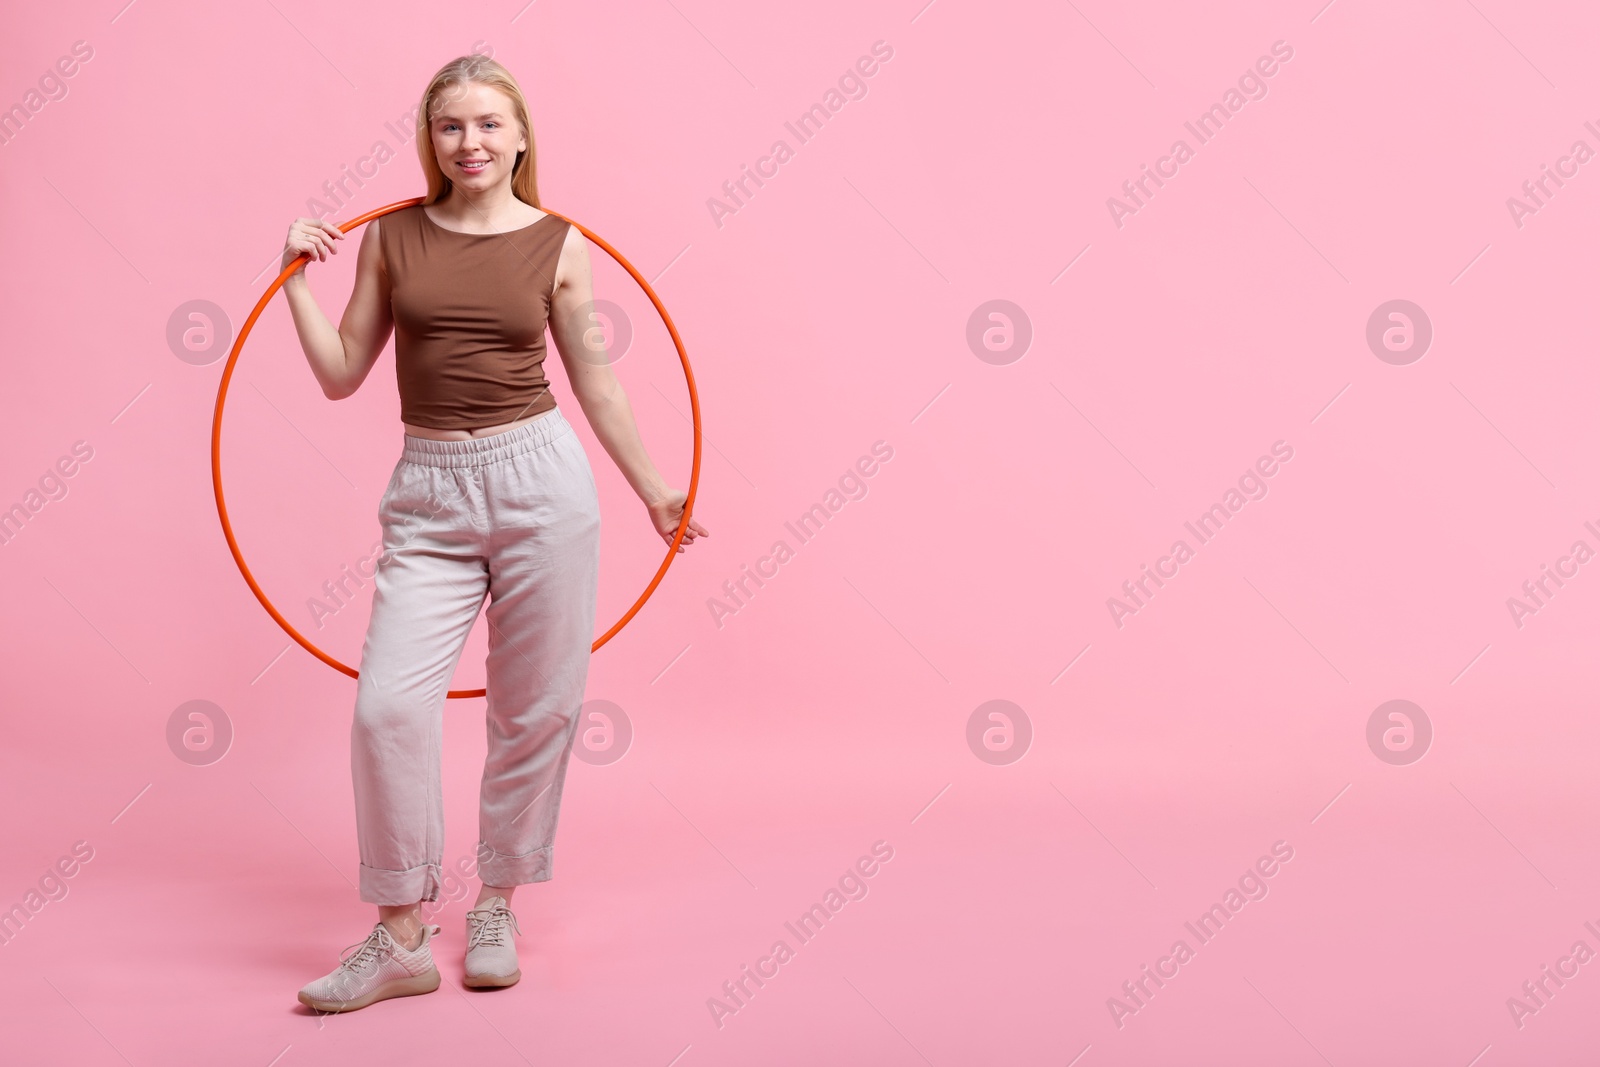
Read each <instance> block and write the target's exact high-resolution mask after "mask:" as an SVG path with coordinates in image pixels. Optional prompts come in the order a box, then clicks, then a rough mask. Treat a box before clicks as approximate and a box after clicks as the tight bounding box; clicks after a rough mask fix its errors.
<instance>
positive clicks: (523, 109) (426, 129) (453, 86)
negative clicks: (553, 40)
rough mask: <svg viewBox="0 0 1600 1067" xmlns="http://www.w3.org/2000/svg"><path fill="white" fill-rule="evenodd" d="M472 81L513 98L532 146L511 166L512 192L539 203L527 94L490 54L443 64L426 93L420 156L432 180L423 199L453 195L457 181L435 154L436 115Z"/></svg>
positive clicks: (514, 110)
mask: <svg viewBox="0 0 1600 1067" xmlns="http://www.w3.org/2000/svg"><path fill="white" fill-rule="evenodd" d="M469 83H476V84H478V85H487V86H490V87H492V88H495V89H499V90H500V91H501V92H503V93H505V94H506V96H508V97H510V98H511V110H512V113H513V114H514V115H515V116H516V120H517V125H518V126H520V127H521V128H522V136H523V137H525V138H527V140H528V147H527V148H526V149H524V150H523V151H521V152H519V153H517V162H516V163H515V165H514V166H513V167H512V168H511V195H512V196H515V197H516V198H517V199H518V200H521V201H522V202H523V203H525V204H531V205H532V206H534V207H538V206H539V185H538V180H537V178H536V168H535V162H536V156H535V154H534V150H533V124H532V123H531V122H530V121H529V120H528V101H527V100H526V99H524V98H523V95H522V89H521V88H520V87H519V86H518V85H517V80H516V79H515V78H513V77H512V76H511V72H510V71H509V70H507V69H506V68H505V67H503V66H501V65H500V64H499V63H497V62H495V61H494V60H493V59H490V58H489V57H488V56H480V55H471V56H457V57H456V58H455V59H452V60H451V61H450V62H448V63H446V64H445V65H444V66H442V67H440V68H439V72H438V73H437V74H435V75H434V76H433V79H432V80H431V81H429V82H428V88H427V90H426V91H425V92H424V93H423V94H422V106H421V107H420V108H419V109H418V110H417V157H418V158H419V159H420V160H421V161H422V174H423V177H425V178H426V179H427V181H428V195H427V196H426V197H424V198H423V201H422V202H423V203H424V204H435V203H438V202H439V201H440V200H442V199H443V198H444V197H445V196H447V195H449V193H450V190H451V188H452V187H453V184H454V183H452V182H451V181H450V179H449V178H446V177H445V176H444V171H443V170H441V169H440V168H439V160H438V158H437V157H435V156H434V154H433V130H432V127H433V119H434V117H435V116H436V115H438V113H439V112H440V111H441V110H443V109H444V107H445V105H446V104H448V103H450V102H451V100H452V99H453V98H456V97H459V95H460V91H459V90H460V89H461V87H464V86H465V85H467V84H469Z"/></svg>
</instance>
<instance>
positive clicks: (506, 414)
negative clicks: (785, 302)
mask: <svg viewBox="0 0 1600 1067" xmlns="http://www.w3.org/2000/svg"><path fill="white" fill-rule="evenodd" d="M417 124H418V135H417V154H418V155H419V156H420V157H421V160H422V169H423V172H424V174H425V175H426V176H427V181H428V195H427V198H426V201H425V202H424V203H423V204H419V205H416V206H413V207H409V208H405V209H403V210H401V211H397V212H394V213H392V214H389V215H385V216H383V217H382V218H381V219H375V220H373V221H372V222H371V223H369V224H368V225H367V227H366V232H365V233H364V234H363V236H362V240H361V246H360V250H359V251H358V252H357V260H356V279H355V286H354V291H353V292H352V294H351V297H350V303H349V305H348V306H347V307H346V308H345V313H344V318H343V319H342V320H341V322H340V324H339V328H338V329H335V328H334V327H333V324H332V323H331V322H329V321H328V319H327V317H326V316H325V315H324V314H323V313H322V311H321V309H320V308H319V307H318V306H317V303H316V300H315V299H314V298H313V297H312V295H311V291H310V288H309V285H308V283H307V281H306V277H305V272H304V270H303V269H302V270H300V271H296V272H295V273H294V274H293V275H291V276H290V277H289V280H288V281H287V282H285V283H284V286H283V292H284V295H285V297H286V298H287V299H288V302H289V308H290V312H291V313H292V315H293V317H294V323H295V329H296V331H297V332H298V334H299V337H300V344H301V347H303V348H304V349H305V353H306V358H307V360H308V361H309V362H310V364H311V372H312V373H313V374H314V375H315V376H316V378H317V381H318V383H320V384H321V386H322V391H323V392H324V393H325V394H326V395H327V396H328V398H329V399H331V400H339V399H342V398H344V397H347V396H349V395H350V394H352V393H354V392H355V391H356V390H357V389H358V388H360V386H361V383H362V382H363V381H364V380H365V379H366V377H367V373H368V372H369V371H370V370H371V369H372V367H373V364H374V363H375V362H376V361H377V358H378V355H379V353H380V352H382V350H383V348H384V345H385V344H386V342H387V341H388V339H389V334H390V332H391V331H393V333H394V336H395V370H396V376H397V381H398V383H399V391H400V409H401V410H400V417H401V421H402V422H403V423H404V426H405V438H404V447H403V449H402V452H401V456H400V459H399V462H398V463H397V464H396V465H395V469H394V474H393V476H392V477H391V478H390V480H389V485H388V488H387V489H386V490H385V491H384V495H383V499H382V502H381V503H380V504H379V506H378V517H379V521H380V523H381V524H382V528H383V544H384V553H383V556H382V557H381V559H380V565H379V567H378V571H377V574H376V576H375V590H374V592H373V599H372V615H371V618H370V620H369V622H368V625H367V635H366V642H365V644H364V645H363V647H362V651H361V671H360V673H361V677H360V679H359V681H358V683H357V689H356V703H355V715H354V719H353V721H352V723H351V728H350V765H351V772H352V777H353V780H354V786H355V811H356V833H357V838H358V844H359V849H360V856H361V866H360V879H361V880H360V895H361V899H362V900H364V901H368V902H370V903H373V904H376V905H377V906H378V921H377V923H375V924H374V926H373V928H372V933H371V934H370V935H368V937H367V938H366V940H365V941H363V942H359V943H358V944H357V945H352V946H350V948H349V949H347V950H346V951H345V953H344V954H343V955H342V956H341V959H340V963H339V966H338V967H336V968H335V969H334V970H333V971H332V972H331V973H329V974H327V975H325V976H324V977H322V978H319V979H317V980H315V981H313V982H311V983H309V984H307V985H306V986H305V987H304V988H303V989H301V990H300V994H299V999H300V1002H301V1003H302V1004H305V1005H306V1006H308V1007H310V1008H313V1009H315V1010H317V1011H349V1010H352V1009H356V1008H362V1007H366V1006H367V1005H368V1004H371V1003H373V1002H375V1001H379V1000H383V999H386V998H388V997H396V996H407V995H411V994H415V993H427V992H431V991H432V990H434V989H437V988H438V986H439V972H438V969H437V968H436V967H435V966H434V962H433V956H432V952H431V948H430V941H431V938H432V937H433V935H435V934H437V933H439V927H437V926H434V925H430V924H425V923H423V922H422V921H421V904H422V902H423V901H433V900H437V899H438V895H439V887H440V881H441V878H442V875H443V870H442V864H443V858H444V857H443V848H444V803H443V799H442V797H441V795H440V784H439V783H440V738H441V735H442V724H443V709H444V703H445V695H446V692H447V689H448V686H449V683H450V679H451V676H452V674H453V673H454V670H455V666H456V662H457V660H458V659H459V658H460V655H461V650H462V647H463V645H464V643H465V641H466V639H467V636H468V634H469V633H470V632H471V629H472V625H473V622H474V620H476V618H477V616H478V612H479V609H480V608H481V607H482V606H483V601H484V597H485V595H487V596H488V598H489V608H488V620H489V655H488V660H487V675H488V678H487V682H486V684H485V689H486V691H487V704H488V758H487V760H486V761H485V765H484V772H483V784H482V789H481V793H480V797H479V804H480V807H479V841H478V847H477V852H478V866H477V870H478V876H479V878H480V879H481V880H482V883H483V885H482V888H481V889H480V890H479V893H478V899H477V902H476V904H475V905H474V907H473V908H472V909H471V910H470V911H469V912H468V913H467V922H466V928H467V929H466V933H467V939H466V979H465V982H466V984H467V985H468V986H473V987H497V986H507V985H511V984H513V983H515V982H516V981H517V980H518V979H519V978H520V977H521V971H520V969H519V968H518V965H517V956H516V947H515V945H514V943H513V942H512V939H511V929H513V928H515V926H516V919H515V916H514V915H513V914H512V913H511V910H510V907H509V905H510V902H511V897H512V893H513V892H514V890H515V887H516V886H518V885H521V884H523V883H526V882H541V881H544V880H546V879H548V878H549V877H550V864H551V843H552V839H553V838H554V835H555V829H556V819H557V815H558V813H559V809H560V803H561V790H562V783H563V782H564V780H565V778H566V768H567V760H568V756H569V755H570V753H571V750H572V743H573V734H574V730H575V726H576V723H577V716H578V708H579V705H580V704H581V703H582V702H583V692H584V684H585V682H586V680H587V676H588V668H589V650H590V646H591V644H592V643H593V640H594V619H595V591H596V585H597V578H598V570H599V545H600V542H599V535H600V512H599V502H598V499H597V496H596V492H595V483H594V475H593V472H592V470H591V469H590V466H589V462H588V458H587V455H586V453H585V452H584V449H583V446H582V444H581V443H580V442H579V440H578V437H577V434H576V433H575V432H574V430H573V428H572V425H571V424H570V423H569V422H568V421H567V420H566V418H565V417H564V416H563V414H562V412H561V410H560V408H559V407H558V406H557V405H556V402H555V398H554V397H553V396H552V395H551V393H550V390H549V383H548V381H547V380H546V379H545V377H544V374H543V371H542V364H543V361H544V357H545V354H546V352H545V340H544V334H545V328H546V326H547V325H548V327H549V329H550V332H551V333H552V335H553V336H554V337H555V341H556V347H557V349H558V350H559V351H560V354H561V359H562V363H563V365H564V366H565V368H566V371H567V376H568V379H569V380H570V382H571V386H572V392H573V395H574V396H575V397H576V399H577V402H578V406H579V407H581V408H582V409H583V413H584V415H585V417H587V419H588V420H589V425H590V426H591V427H593V429H594V433H595V436H596V437H597V438H598V439H599V440H600V443H601V444H602V445H603V446H604V447H605V450H606V452H607V453H608V454H610V456H611V458H612V459H613V460H614V461H615V462H616V464H617V466H618V467H619V468H620V469H621V471H622V474H623V476H624V477H626V478H627V480H628V483H629V484H630V485H631V486H632V487H633V489H634V491H635V492H636V493H638V494H639V497H640V499H641V500H642V501H643V502H644V505H645V510H646V511H647V512H648V514H649V516H650V521H651V523H652V524H653V525H654V526H655V529H656V532H657V533H658V534H660V536H661V537H662V539H663V540H665V541H666V542H667V543H669V544H670V543H671V541H672V537H673V535H674V534H675V533H676V532H677V528H678V523H679V522H680V521H681V520H682V517H683V507H684V503H685V500H686V499H687V494H686V493H684V492H681V491H679V490H676V489H673V488H671V487H669V486H668V485H667V484H666V482H665V481H664V480H663V479H662V477H661V474H660V473H659V472H658V471H657V470H656V467H655V465H654V464H653V463H652V462H651V461H650V457H649V456H648V455H647V454H646V453H645V449H644V445H643V444H642V443H641V441H640V439H639V431H638V428H637V426H636V425H635V423H634V419H633V411H632V408H631V407H630V406H629V403H628V397H627V395H626V394H625V393H624V392H623V390H622V387H621V385H620V384H619V383H618V381H617V379H616V376H615V375H614V374H613V372H612V369H611V366H610V363H609V360H608V359H607V358H606V355H605V353H604V351H603V350H599V351H597V350H596V349H595V348H594V347H593V345H592V343H591V342H590V338H591V337H592V336H593V332H592V326H593V320H592V318H591V315H590V311H591V309H592V306H593V304H592V301H593V292H592V282H591V277H590V271H589V253H588V247H587V243H586V242H585V241H584V239H583V236H582V234H580V233H579V232H578V230H577V229H576V228H574V227H573V226H571V225H570V224H569V223H567V222H566V221H565V220H563V219H560V218H558V217H556V216H554V215H550V214H548V213H546V212H543V211H541V210H540V209H539V195H538V192H537V189H536V185H535V167H534V163H535V154H534V147H533V130H532V127H531V125H530V123H529V118H528V106H527V103H526V101H525V100H524V99H523V96H522V91H521V90H520V89H519V88H518V86H517V83H516V81H515V80H514V79H513V78H512V77H511V74H510V73H509V72H508V71H507V70H506V69H505V68H504V67H502V66H501V65H500V64H499V63H496V62H495V61H494V60H492V59H488V58H486V57H483V56H462V57H460V58H458V59H455V60H452V61H451V62H450V63H447V64H446V65H445V66H444V67H443V68H441V69H440V70H439V72H438V73H437V74H435V75H434V76H433V80H432V81H431V82H429V84H428V87H427V91H426V92H424V93H423V97H422V106H421V110H420V111H419V112H418V120H417ZM343 237H344V235H343V234H342V233H341V232H340V231H339V230H338V228H337V227H335V226H333V225H332V224H330V223H326V222H321V221H319V220H316V219H297V220H295V222H294V224H293V225H292V226H291V227H290V228H289V236H288V239H287V241H286V242H285V244H284V251H283V262H284V265H285V266H287V265H288V264H289V263H290V262H291V261H292V260H294V259H295V258H296V257H298V256H299V255H301V254H302V253H309V254H310V256H311V257H313V258H315V259H316V260H317V261H318V262H324V261H326V260H327V258H328V256H329V255H331V254H335V253H337V252H338V251H339V247H338V245H339V242H340V241H341V240H342V239H343ZM697 536H708V533H707V531H706V529H705V528H704V527H703V526H701V525H700V524H699V523H698V522H696V521H695V520H693V519H690V520H689V526H688V529H687V530H686V531H685V532H684V536H683V541H682V542H681V543H680V545H679V548H678V551H680V552H682V551H683V549H684V547H685V546H687V545H689V544H692V543H693V542H694V539H695V538H696V537H697ZM352 950H354V951H353V954H352Z"/></svg>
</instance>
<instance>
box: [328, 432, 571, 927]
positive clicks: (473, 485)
mask: <svg viewBox="0 0 1600 1067" xmlns="http://www.w3.org/2000/svg"><path fill="white" fill-rule="evenodd" d="M378 519H379V522H380V523H381V524H382V529H383V546H384V552H383V555H382V557H381V558H380V561H379V565H378V570H377V573H376V575H375V585H376V588H375V590H374V593H373V598H372V615H371V618H370V620H369V622H368V624H367V635H366V641H365V644H364V645H363V647H362V650H361V667H360V678H359V679H358V681H357V688H356V703H355V713H354V717H353V720H352V722H351V726H350V770H351V777H352V780H353V783H354V787H355V801H356V804H355V809H356V834H357V838H358V842H359V846H360V855H361V868H360V870H361V880H360V893H361V899H362V900H364V901H369V902H371V903H374V904H394V905H406V904H413V903H416V902H418V901H431V900H437V899H438V896H439V889H440V884H441V881H442V879H443V873H444V872H443V866H444V799H443V796H442V793H441V789H440V774H441V753H440V742H441V738H442V734H443V718H444V706H445V702H446V696H445V694H446V692H447V691H448V688H449V684H450V679H451V676H452V674H453V673H454V671H455V667H456V663H457V661H458V660H459V659H460V657H461V651H462V648H463V647H464V646H465V644H466V640H467V637H468V635H469V634H470V633H471V631H472V626H473V623H474V622H475V621H476V619H477V617H478V613H479V611H480V610H481V609H482V607H483V602H484V598H485V596H486V595H487V596H488V598H489V608H488V621H489V654H488V659H487V662H486V667H487V679H486V682H485V685H484V688H485V690H486V691H487V705H488V708H487V712H488V714H487V718H488V723H487V729H488V755H487V758H486V760H485V762H484V768H483V784H482V788H481V790H480V793H479V815H478V835H479V840H478V846H477V851H478V856H477V859H478V864H477V867H478V875H479V877H480V878H481V879H482V880H483V882H484V883H485V884H487V885H494V886H514V885H521V884H523V883H526V882H542V881H545V880H546V879H548V878H549V877H550V866H551V848H552V843H553V840H554V837H555V830H556V819H557V816H558V814H559V812H560V807H561V789H562V784H563V782H564V781H565V779H566V771H567V762H568V759H569V757H570V755H571V751H572V741H573V735H574V732H575V727H576V724H577V720H578V709H579V706H580V705H581V704H582V703H583V693H584V685H585V683H586V682H587V680H588V671H589V653H590V648H591V646H592V645H593V642H594V619H595V595H596V591H597V587H598V578H599V564H600V506H599V498H598V495H597V493H596V491H595V481H594V473H593V471H592V470H591V469H590V466H589V459H588V456H587V454H586V453H585V452H584V448H583V444H582V442H580V441H579V439H578V435H577V434H576V433H575V432H574V431H573V428H572V425H571V424H570V423H569V422H568V421H567V420H566V417H565V416H564V415H563V414H562V413H561V411H560V409H559V408H557V409H553V410H551V411H549V412H547V413H546V414H545V415H543V416H541V417H539V418H537V419H535V420H534V421H532V422H530V423H527V424H525V425H523V426H519V427H517V428H516V429H514V430H508V431H505V432H503V433H498V434H494V435H492V436H489V437H479V438H472V439H469V440H461V441H438V440H433V439H431V438H424V437H415V436H412V435H410V434H406V435H405V443H404V449H403V451H402V453H401V457H400V460H399V462H398V463H397V464H396V465H395V469H394V474H393V476H392V477H391V478H390V480H389V485H388V488H387V489H386V490H385V491H384V495H383V499H382V502H381V503H380V504H379V505H378Z"/></svg>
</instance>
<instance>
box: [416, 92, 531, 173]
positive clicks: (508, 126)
mask: <svg viewBox="0 0 1600 1067" xmlns="http://www.w3.org/2000/svg"><path fill="white" fill-rule="evenodd" d="M438 100H439V104H440V105H441V106H440V107H439V113H438V114H437V115H435V116H434V117H433V121H432V122H431V123H429V135H430V136H431V137H432V139H433V154H434V158H435V159H437V160H438V161H439V169H440V170H441V171H443V172H444V176H445V177H446V178H448V179H450V181H452V182H455V183H456V184H458V185H460V186H461V187H462V188H464V189H470V190H472V191H474V192H478V191H481V190H485V189H489V188H491V187H493V186H495V185H497V184H499V183H501V182H505V183H507V184H509V183H510V181H511V172H512V169H513V168H514V167H515V166H516V163H517V153H518V152H522V151H525V150H526V149H527V147H528V140H527V138H526V137H524V136H523V135H522V130H521V128H520V127H519V126H518V125H517V117H516V110H515V107H514V106H513V104H512V102H511V98H510V97H508V96H507V95H506V94H505V93H503V92H501V91H500V90H499V89H496V88H494V87H493V86H491V85H484V84H482V83H481V82H463V83H458V84H456V85H452V86H449V87H447V88H446V89H445V91H444V92H443V93H442V94H440V96H439V97H438Z"/></svg>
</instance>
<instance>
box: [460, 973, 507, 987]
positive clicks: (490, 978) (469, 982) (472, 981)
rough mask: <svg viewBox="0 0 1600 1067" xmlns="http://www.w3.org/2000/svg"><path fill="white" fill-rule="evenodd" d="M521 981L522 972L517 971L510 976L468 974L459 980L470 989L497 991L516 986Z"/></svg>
mask: <svg viewBox="0 0 1600 1067" xmlns="http://www.w3.org/2000/svg"><path fill="white" fill-rule="evenodd" d="M521 980H522V971H521V970H520V969H518V970H516V971H513V972H512V973H510V974H480V975H470V974H469V975H467V976H465V977H464V978H462V979H461V984H462V985H464V986H467V987H468V988H471V989H499V988H502V987H504V986H508V985H516V984H517V983H518V982H519V981H521Z"/></svg>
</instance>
